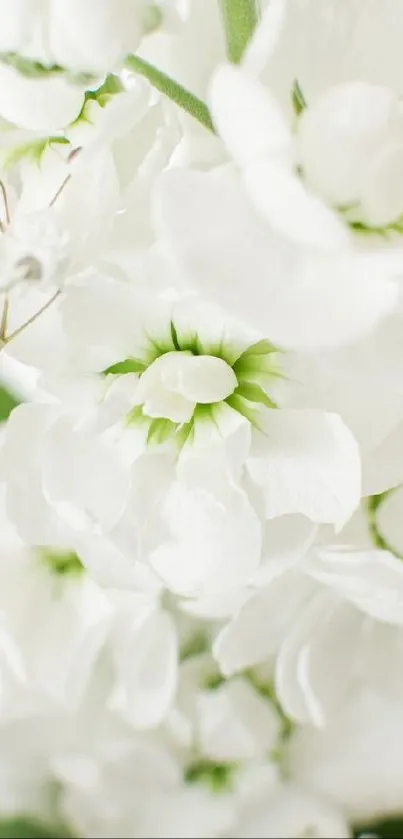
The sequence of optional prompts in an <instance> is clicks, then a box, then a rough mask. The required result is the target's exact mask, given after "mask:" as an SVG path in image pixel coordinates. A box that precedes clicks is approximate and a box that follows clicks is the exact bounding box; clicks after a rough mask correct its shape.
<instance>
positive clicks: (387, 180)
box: [361, 127, 403, 227]
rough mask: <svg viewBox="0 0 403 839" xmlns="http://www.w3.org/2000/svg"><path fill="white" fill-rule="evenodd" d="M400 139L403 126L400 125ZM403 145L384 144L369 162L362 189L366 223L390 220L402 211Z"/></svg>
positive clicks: (384, 223) (362, 203)
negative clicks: (370, 162)
mask: <svg viewBox="0 0 403 839" xmlns="http://www.w3.org/2000/svg"><path fill="white" fill-rule="evenodd" d="M402 142H403V127H402ZM402 182H403V146H402V145H401V144H400V145H396V146H392V148H386V149H384V150H383V151H382V153H381V154H379V155H378V156H377V157H376V158H375V159H374V160H373V162H372V166H371V167H370V170H369V172H368V173H367V177H366V178H365V182H364V185H363V190H362V193H361V208H362V212H363V215H364V218H365V221H366V222H367V224H370V225H373V226H374V227H376V226H379V227H382V226H383V225H387V224H391V223H392V222H393V221H396V220H397V219H399V218H400V216H401V215H402V213H403V187H402Z"/></svg>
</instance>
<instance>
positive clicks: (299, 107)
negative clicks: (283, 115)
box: [291, 79, 308, 117]
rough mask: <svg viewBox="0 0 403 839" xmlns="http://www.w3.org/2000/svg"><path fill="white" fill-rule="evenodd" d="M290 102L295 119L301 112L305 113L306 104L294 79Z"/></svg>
mask: <svg viewBox="0 0 403 839" xmlns="http://www.w3.org/2000/svg"><path fill="white" fill-rule="evenodd" d="M291 101H292V104H293V108H294V111H295V113H296V115H297V117H299V116H300V115H301V114H302V113H303V111H305V108H307V106H308V103H307V101H306V99H305V96H304V94H303V93H302V90H301V88H300V85H299V83H298V81H297V80H296V79H295V82H294V85H293V89H292V91H291Z"/></svg>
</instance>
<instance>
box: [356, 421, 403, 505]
mask: <svg viewBox="0 0 403 839" xmlns="http://www.w3.org/2000/svg"><path fill="white" fill-rule="evenodd" d="M362 481H363V495H378V494H379V493H381V492H385V490H387V489H391V488H392V487H395V486H397V485H398V484H401V483H403V423H399V425H397V426H396V427H395V429H394V430H393V431H392V432H391V434H389V435H388V436H387V437H386V438H385V439H384V440H382V442H381V443H380V444H379V445H378V446H377V447H376V448H375V449H373V450H372V451H371V452H370V453H369V454H367V456H366V458H365V459H364V462H363V478H362Z"/></svg>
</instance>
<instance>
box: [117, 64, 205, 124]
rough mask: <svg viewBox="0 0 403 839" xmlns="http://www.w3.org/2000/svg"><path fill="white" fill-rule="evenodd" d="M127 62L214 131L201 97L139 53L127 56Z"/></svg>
mask: <svg viewBox="0 0 403 839" xmlns="http://www.w3.org/2000/svg"><path fill="white" fill-rule="evenodd" d="M125 64H126V67H127V68H128V69H129V70H133V71H134V72H135V73H139V74H140V75H141V76H144V77H145V78H146V79H148V81H149V82H150V84H152V86H153V87H155V88H156V89H157V90H159V91H160V93H164V94H165V96H168V98H169V99H171V101H172V102H175V104H176V105H179V107H180V108H183V110H184V111H186V112H187V113H188V114H190V115H191V116H192V117H194V118H195V119H197V120H198V122H200V123H201V125H204V127H205V128H208V129H209V131H214V126H213V123H212V120H211V116H210V112H209V110H208V108H207V105H205V103H204V102H202V100H201V99H199V98H198V97H197V96H194V94H193V93H190V92H189V91H188V90H186V88H184V87H182V85H180V84H178V82H175V81H174V79H171V78H170V76H167V75H166V73H163V72H162V71H161V70H158V69H157V67H154V65H153V64H149V63H148V61H144V59H143V58H139V56H138V55H129V56H128V57H127V58H126V62H125Z"/></svg>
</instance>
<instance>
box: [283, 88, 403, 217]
mask: <svg viewBox="0 0 403 839" xmlns="http://www.w3.org/2000/svg"><path fill="white" fill-rule="evenodd" d="M396 111H397V100H396V98H395V96H394V95H393V93H392V92H391V91H389V90H388V89H387V88H383V87H378V86H375V85H368V84H364V83H362V82H349V83H347V84H344V85H338V86H337V87H333V88H330V90H329V91H328V92H326V93H324V94H323V95H322V96H321V97H320V98H319V99H318V100H317V101H316V102H315V103H314V104H313V105H312V106H310V107H309V108H306V109H305V110H304V112H303V114H302V116H301V118H300V120H299V123H298V139H299V149H300V162H301V165H302V168H303V171H304V174H305V176H306V178H307V180H308V183H309V184H311V186H313V187H314V189H317V190H318V192H319V194H320V195H322V196H323V197H324V198H326V199H327V200H328V201H330V202H331V203H333V204H334V205H348V204H353V203H355V202H356V201H357V200H359V198H360V191H361V184H362V183H365V177H366V169H367V167H368V165H369V163H370V161H371V156H372V155H373V154H374V153H377V152H378V150H379V149H380V148H381V144H382V143H383V142H384V140H385V138H386V137H387V136H388V133H389V132H390V129H391V124H392V119H393V117H394V116H395V114H394V112H396Z"/></svg>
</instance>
